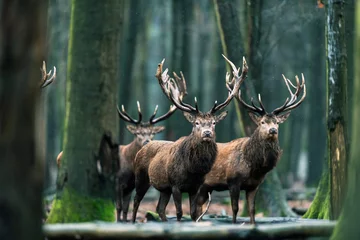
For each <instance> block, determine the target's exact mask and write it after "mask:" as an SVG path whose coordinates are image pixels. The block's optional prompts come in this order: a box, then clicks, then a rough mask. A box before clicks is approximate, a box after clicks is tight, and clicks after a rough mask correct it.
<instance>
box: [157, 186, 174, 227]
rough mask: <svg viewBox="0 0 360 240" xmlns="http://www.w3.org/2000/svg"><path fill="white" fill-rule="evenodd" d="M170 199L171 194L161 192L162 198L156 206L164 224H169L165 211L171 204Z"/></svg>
mask: <svg viewBox="0 0 360 240" xmlns="http://www.w3.org/2000/svg"><path fill="white" fill-rule="evenodd" d="M170 197H171V192H160V198H159V202H158V204H157V206H156V212H157V213H158V214H159V217H160V218H161V221H163V222H167V218H166V214H165V209H166V206H167V205H168V203H169V200H170Z"/></svg>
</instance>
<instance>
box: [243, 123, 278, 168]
mask: <svg viewBox="0 0 360 240" xmlns="http://www.w3.org/2000/svg"><path fill="white" fill-rule="evenodd" d="M281 153H282V150H281V149H280V146H279V140H278V139H277V138H276V139H273V138H268V139H262V138H261V137H260V134H259V130H258V129H256V130H255V132H254V133H253V135H252V136H251V137H250V139H249V141H248V142H247V143H246V145H245V148H244V159H246V160H247V161H248V163H249V164H250V165H251V166H252V167H251V169H253V172H254V173H255V174H256V173H259V174H264V173H266V172H268V171H270V170H271V169H273V168H274V167H275V166H276V164H277V161H278V159H279V158H280V156H281Z"/></svg>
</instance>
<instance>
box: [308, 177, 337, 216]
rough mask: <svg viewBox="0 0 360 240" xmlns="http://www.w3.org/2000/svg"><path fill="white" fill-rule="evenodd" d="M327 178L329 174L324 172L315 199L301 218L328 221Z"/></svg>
mask: <svg viewBox="0 0 360 240" xmlns="http://www.w3.org/2000/svg"><path fill="white" fill-rule="evenodd" d="M329 178H330V176H329V172H328V171H326V170H325V172H324V173H323V175H322V177H321V180H320V183H319V186H318V188H317V191H316V195H315V198H314V200H313V202H312V203H311V206H310V208H309V209H308V210H307V212H306V213H305V214H304V216H303V218H312V219H330V206H329V205H330V186H329V182H330V181H329V180H330V179H329Z"/></svg>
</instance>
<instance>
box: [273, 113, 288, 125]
mask: <svg viewBox="0 0 360 240" xmlns="http://www.w3.org/2000/svg"><path fill="white" fill-rule="evenodd" d="M290 113H291V112H287V113H284V114H282V115H279V116H277V117H276V118H277V119H278V122H279V123H283V122H285V121H286V119H287V118H288V117H289V115H290Z"/></svg>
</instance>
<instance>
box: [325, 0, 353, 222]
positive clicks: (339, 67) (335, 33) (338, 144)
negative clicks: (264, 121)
mask: <svg viewBox="0 0 360 240" xmlns="http://www.w3.org/2000/svg"><path fill="white" fill-rule="evenodd" d="M344 6H345V3H344V2H341V1H340V2H339V1H335V0H329V1H328V5H327V6H326V14H327V17H326V19H327V23H326V25H325V26H326V30H325V31H326V34H327V38H326V40H327V42H326V53H327V54H326V55H327V92H328V101H327V135H328V154H329V155H328V156H329V165H330V181H331V182H330V201H331V204H330V210H331V211H330V218H331V219H337V218H338V217H339V215H340V211H341V208H342V205H343V200H344V196H345V189H346V172H347V170H346V169H347V158H348V152H347V144H348V142H347V129H346V127H347V125H346V119H347V116H346V114H347V111H346V109H347V101H346V97H347V96H346V92H347V90H346V81H347V69H346V47H345V20H344Z"/></svg>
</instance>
